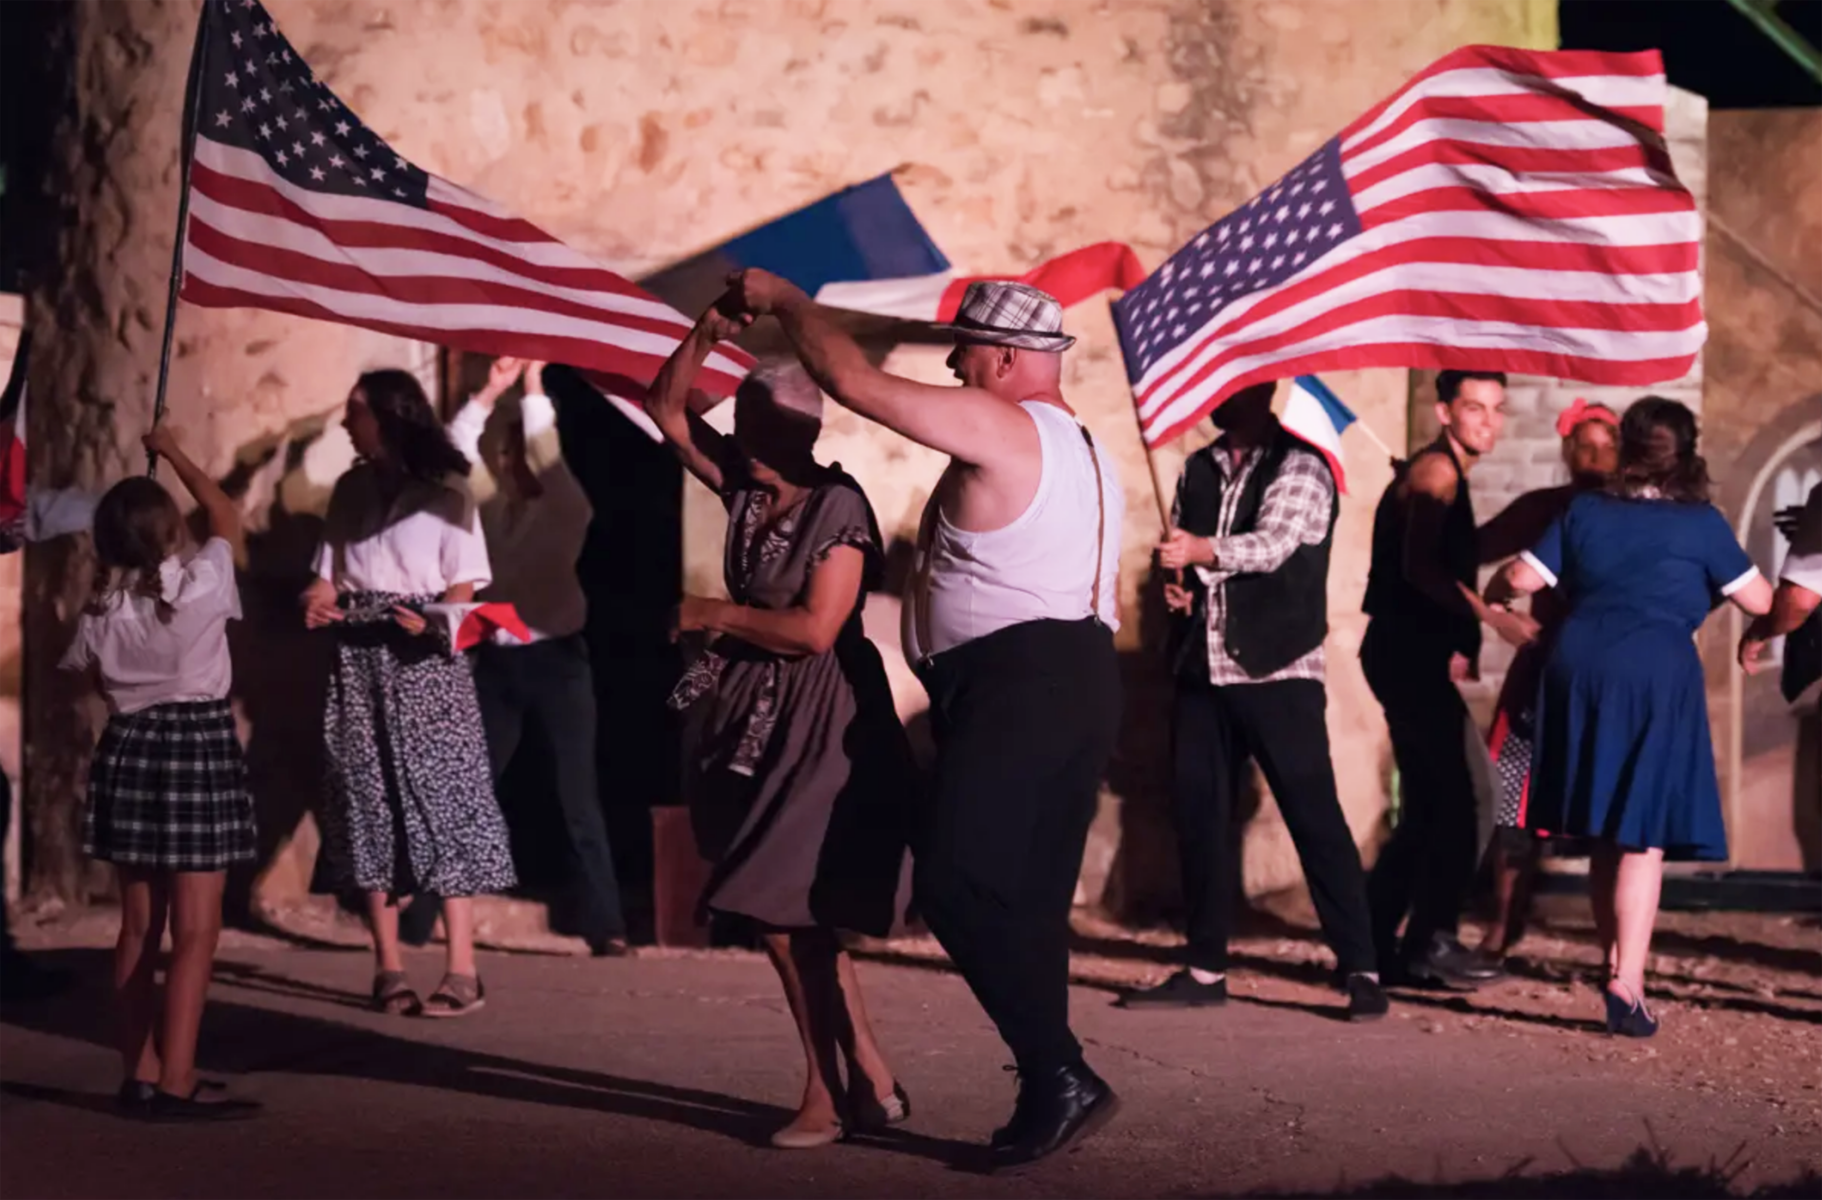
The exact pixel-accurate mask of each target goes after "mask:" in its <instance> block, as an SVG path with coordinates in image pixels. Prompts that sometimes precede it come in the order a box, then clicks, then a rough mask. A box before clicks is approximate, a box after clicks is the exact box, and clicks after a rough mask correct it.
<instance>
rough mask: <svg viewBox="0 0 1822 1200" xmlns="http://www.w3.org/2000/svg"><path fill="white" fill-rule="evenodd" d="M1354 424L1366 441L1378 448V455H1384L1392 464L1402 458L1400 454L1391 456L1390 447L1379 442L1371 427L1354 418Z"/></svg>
mask: <svg viewBox="0 0 1822 1200" xmlns="http://www.w3.org/2000/svg"><path fill="white" fill-rule="evenodd" d="M1354 424H1356V425H1358V426H1360V432H1362V433H1364V434H1366V435H1367V440H1368V441H1370V442H1372V443H1373V444H1374V445H1375V446H1378V447H1379V451H1380V453H1382V454H1384V455H1385V456H1386V457H1387V458H1389V459H1391V460H1392V461H1393V462H1397V461H1398V460H1399V459H1401V458H1403V457H1404V455H1402V454H1393V453H1392V448H1391V447H1390V446H1388V445H1386V444H1385V442H1383V441H1381V440H1380V437H1379V435H1378V434H1376V433H1374V432H1373V427H1372V426H1371V425H1368V424H1367V423H1366V422H1365V421H1362V420H1360V419H1359V418H1355V420H1354Z"/></svg>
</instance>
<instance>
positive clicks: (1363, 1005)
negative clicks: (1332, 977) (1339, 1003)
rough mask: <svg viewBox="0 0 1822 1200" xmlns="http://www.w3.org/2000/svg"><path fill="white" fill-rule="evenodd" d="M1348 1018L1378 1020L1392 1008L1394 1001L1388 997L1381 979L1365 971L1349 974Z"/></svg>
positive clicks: (1352, 1019)
mask: <svg viewBox="0 0 1822 1200" xmlns="http://www.w3.org/2000/svg"><path fill="white" fill-rule="evenodd" d="M1347 993H1348V1020H1350V1021H1377V1020H1379V1018H1381V1017H1383V1016H1385V1015H1386V1013H1388V1012H1390V1011H1391V1010H1392V1002H1391V1001H1390V1000H1388V999H1387V998H1386V994H1385V989H1384V988H1382V987H1380V986H1379V981H1378V980H1377V979H1374V978H1373V977H1372V976H1371V975H1368V974H1367V973H1366V972H1364V971H1356V972H1354V973H1353V974H1352V975H1349V976H1348V982H1347Z"/></svg>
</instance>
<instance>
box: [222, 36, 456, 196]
mask: <svg viewBox="0 0 1822 1200" xmlns="http://www.w3.org/2000/svg"><path fill="white" fill-rule="evenodd" d="M204 2H205V3H206V5H207V6H208V7H207V10H206V11H207V17H206V20H207V28H206V30H205V34H204V36H205V39H206V41H205V45H204V49H203V55H204V57H203V63H202V68H201V75H200V79H201V80H202V91H203V95H202V96H201V108H200V111H201V112H202V113H205V114H207V115H205V116H203V117H202V118H201V120H200V123H199V128H198V130H197V132H198V134H199V135H200V136H202V137H205V138H208V139H210V140H211V141H213V142H219V143H223V144H225V145H229V146H233V147H236V148H238V149H241V150H244V151H247V152H249V153H251V154H254V155H257V156H258V157H259V158H261V159H262V160H264V162H265V164H266V165H267V167H269V168H270V169H271V170H272V172H273V173H274V174H275V175H277V176H278V177H280V178H282V179H283V180H285V181H286V182H287V183H289V184H291V185H293V186H296V187H299V188H303V189H306V190H309V191H319V192H328V193H339V194H341V195H360V194H363V193H364V194H368V195H372V194H374V193H375V192H376V191H377V192H379V194H381V195H385V196H390V197H391V199H395V200H399V201H403V202H405V203H408V204H412V205H414V206H418V207H422V206H424V205H425V204H427V202H428V201H427V194H426V193H427V189H428V186H429V176H427V175H426V174H425V173H424V172H423V171H422V170H420V169H419V168H417V167H415V166H413V165H412V164H411V162H410V161H409V160H408V159H406V158H405V156H404V155H402V154H400V153H398V152H397V151H395V150H394V149H393V148H392V147H391V146H390V145H388V144H387V143H386V141H385V139H384V138H381V137H380V136H379V135H378V134H376V133H375V132H374V131H373V130H371V129H369V128H368V127H367V126H366V125H365V124H363V123H362V122H361V120H360V119H359V117H358V116H356V115H355V114H354V113H352V112H350V111H349V110H348V108H347V107H346V106H345V105H343V104H342V103H341V102H340V101H339V100H338V99H337V98H336V96H335V95H334V93H333V92H331V91H330V90H329V87H328V85H327V84H326V83H324V82H323V81H322V80H320V79H318V78H317V77H316V76H315V74H313V73H312V72H311V70H310V68H309V65H308V64H307V63H305V62H304V60H303V58H302V56H301V55H299V54H298V53H297V51H296V49H295V48H294V47H292V46H291V44H290V43H289V42H287V41H286V40H285V37H284V35H283V34H282V33H281V32H280V31H279V29H278V27H277V25H276V23H275V22H274V21H273V20H272V18H271V16H270V14H268V13H267V12H266V10H265V8H264V6H263V5H262V4H261V3H260V2H259V0H204ZM381 164H384V165H381Z"/></svg>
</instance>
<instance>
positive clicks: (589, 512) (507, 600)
mask: <svg viewBox="0 0 1822 1200" xmlns="http://www.w3.org/2000/svg"><path fill="white" fill-rule="evenodd" d="M490 411H491V410H489V409H487V408H483V407H482V406H481V405H479V404H476V403H475V402H474V401H472V400H470V401H469V402H468V403H467V404H465V405H463V406H462V411H461V412H458V413H457V414H456V415H455V418H454V419H453V420H451V421H450V422H449V440H450V441H452V442H454V443H455V444H456V448H457V449H459V450H460V451H461V452H462V453H463V454H466V455H467V456H468V461H469V462H472V463H474V464H476V465H477V466H484V465H485V464H484V463H482V461H481V435H482V433H483V432H484V431H485V430H486V427H487V418H488V415H489V413H490ZM519 415H520V419H521V420H522V421H523V422H524V424H525V445H526V457H527V461H528V462H530V464H531V467H532V471H533V473H534V474H536V475H537V478H538V484H539V486H540V487H542V488H543V492H542V494H541V495H538V496H534V497H531V498H529V499H522V498H519V497H516V496H511V495H508V494H507V492H506V490H505V487H506V483H505V481H503V480H501V481H496V482H498V483H499V484H500V488H499V490H496V492H495V493H494V495H492V496H490V497H488V499H487V500H486V501H485V502H484V503H483V504H482V505H481V529H482V531H483V532H484V533H485V534H486V537H487V553H488V555H489V557H490V558H491V559H492V562H493V577H494V582H493V584H492V586H490V587H489V588H488V589H487V593H486V595H485V596H483V597H482V599H484V600H490V601H494V602H497V603H502V604H510V605H512V606H513V607H514V608H516V609H517V610H518V612H519V616H520V618H521V619H522V620H524V622H525V624H526V625H527V626H529V627H530V628H531V633H532V640H533V641H541V640H543V639H544V638H560V637H568V636H569V635H571V634H573V633H579V632H581V630H582V627H583V625H585V624H586V623H587V622H588V597H587V595H585V594H584V593H583V591H582V584H581V583H580V581H578V580H577V579H576V560H577V559H578V558H580V557H582V544H583V542H584V541H585V540H587V538H588V524H589V522H590V521H592V520H593V519H594V509H593V508H592V507H590V505H589V503H588V495H587V494H586V493H585V492H583V490H582V485H581V484H580V483H578V482H576V477H575V476H574V475H572V474H570V471H569V467H568V466H567V465H565V464H564V462H563V456H562V454H561V452H560V451H559V450H558V449H557V446H556V436H557V409H556V406H555V405H554V404H552V403H551V401H550V397H549V396H542V395H537V394H535V393H534V394H527V395H526V396H525V398H524V399H522V400H521V401H520V402H519ZM541 451H548V452H547V453H541Z"/></svg>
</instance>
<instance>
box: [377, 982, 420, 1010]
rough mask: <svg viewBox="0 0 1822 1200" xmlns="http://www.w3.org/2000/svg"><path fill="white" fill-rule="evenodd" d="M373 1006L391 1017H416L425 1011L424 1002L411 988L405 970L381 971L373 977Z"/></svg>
mask: <svg viewBox="0 0 1822 1200" xmlns="http://www.w3.org/2000/svg"><path fill="white" fill-rule="evenodd" d="M372 1007H373V1011H374V1012H377V1013H385V1014H386V1015H387V1016H389V1017H415V1016H417V1015H418V1014H419V1013H421V1012H423V1011H424V1002H423V1001H422V1000H420V999H418V994H417V993H416V992H414V991H413V990H412V989H411V979H410V977H408V976H407V975H406V974H405V972H403V971H381V972H379V973H378V974H376V975H375V976H374V977H373V1004H372Z"/></svg>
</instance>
